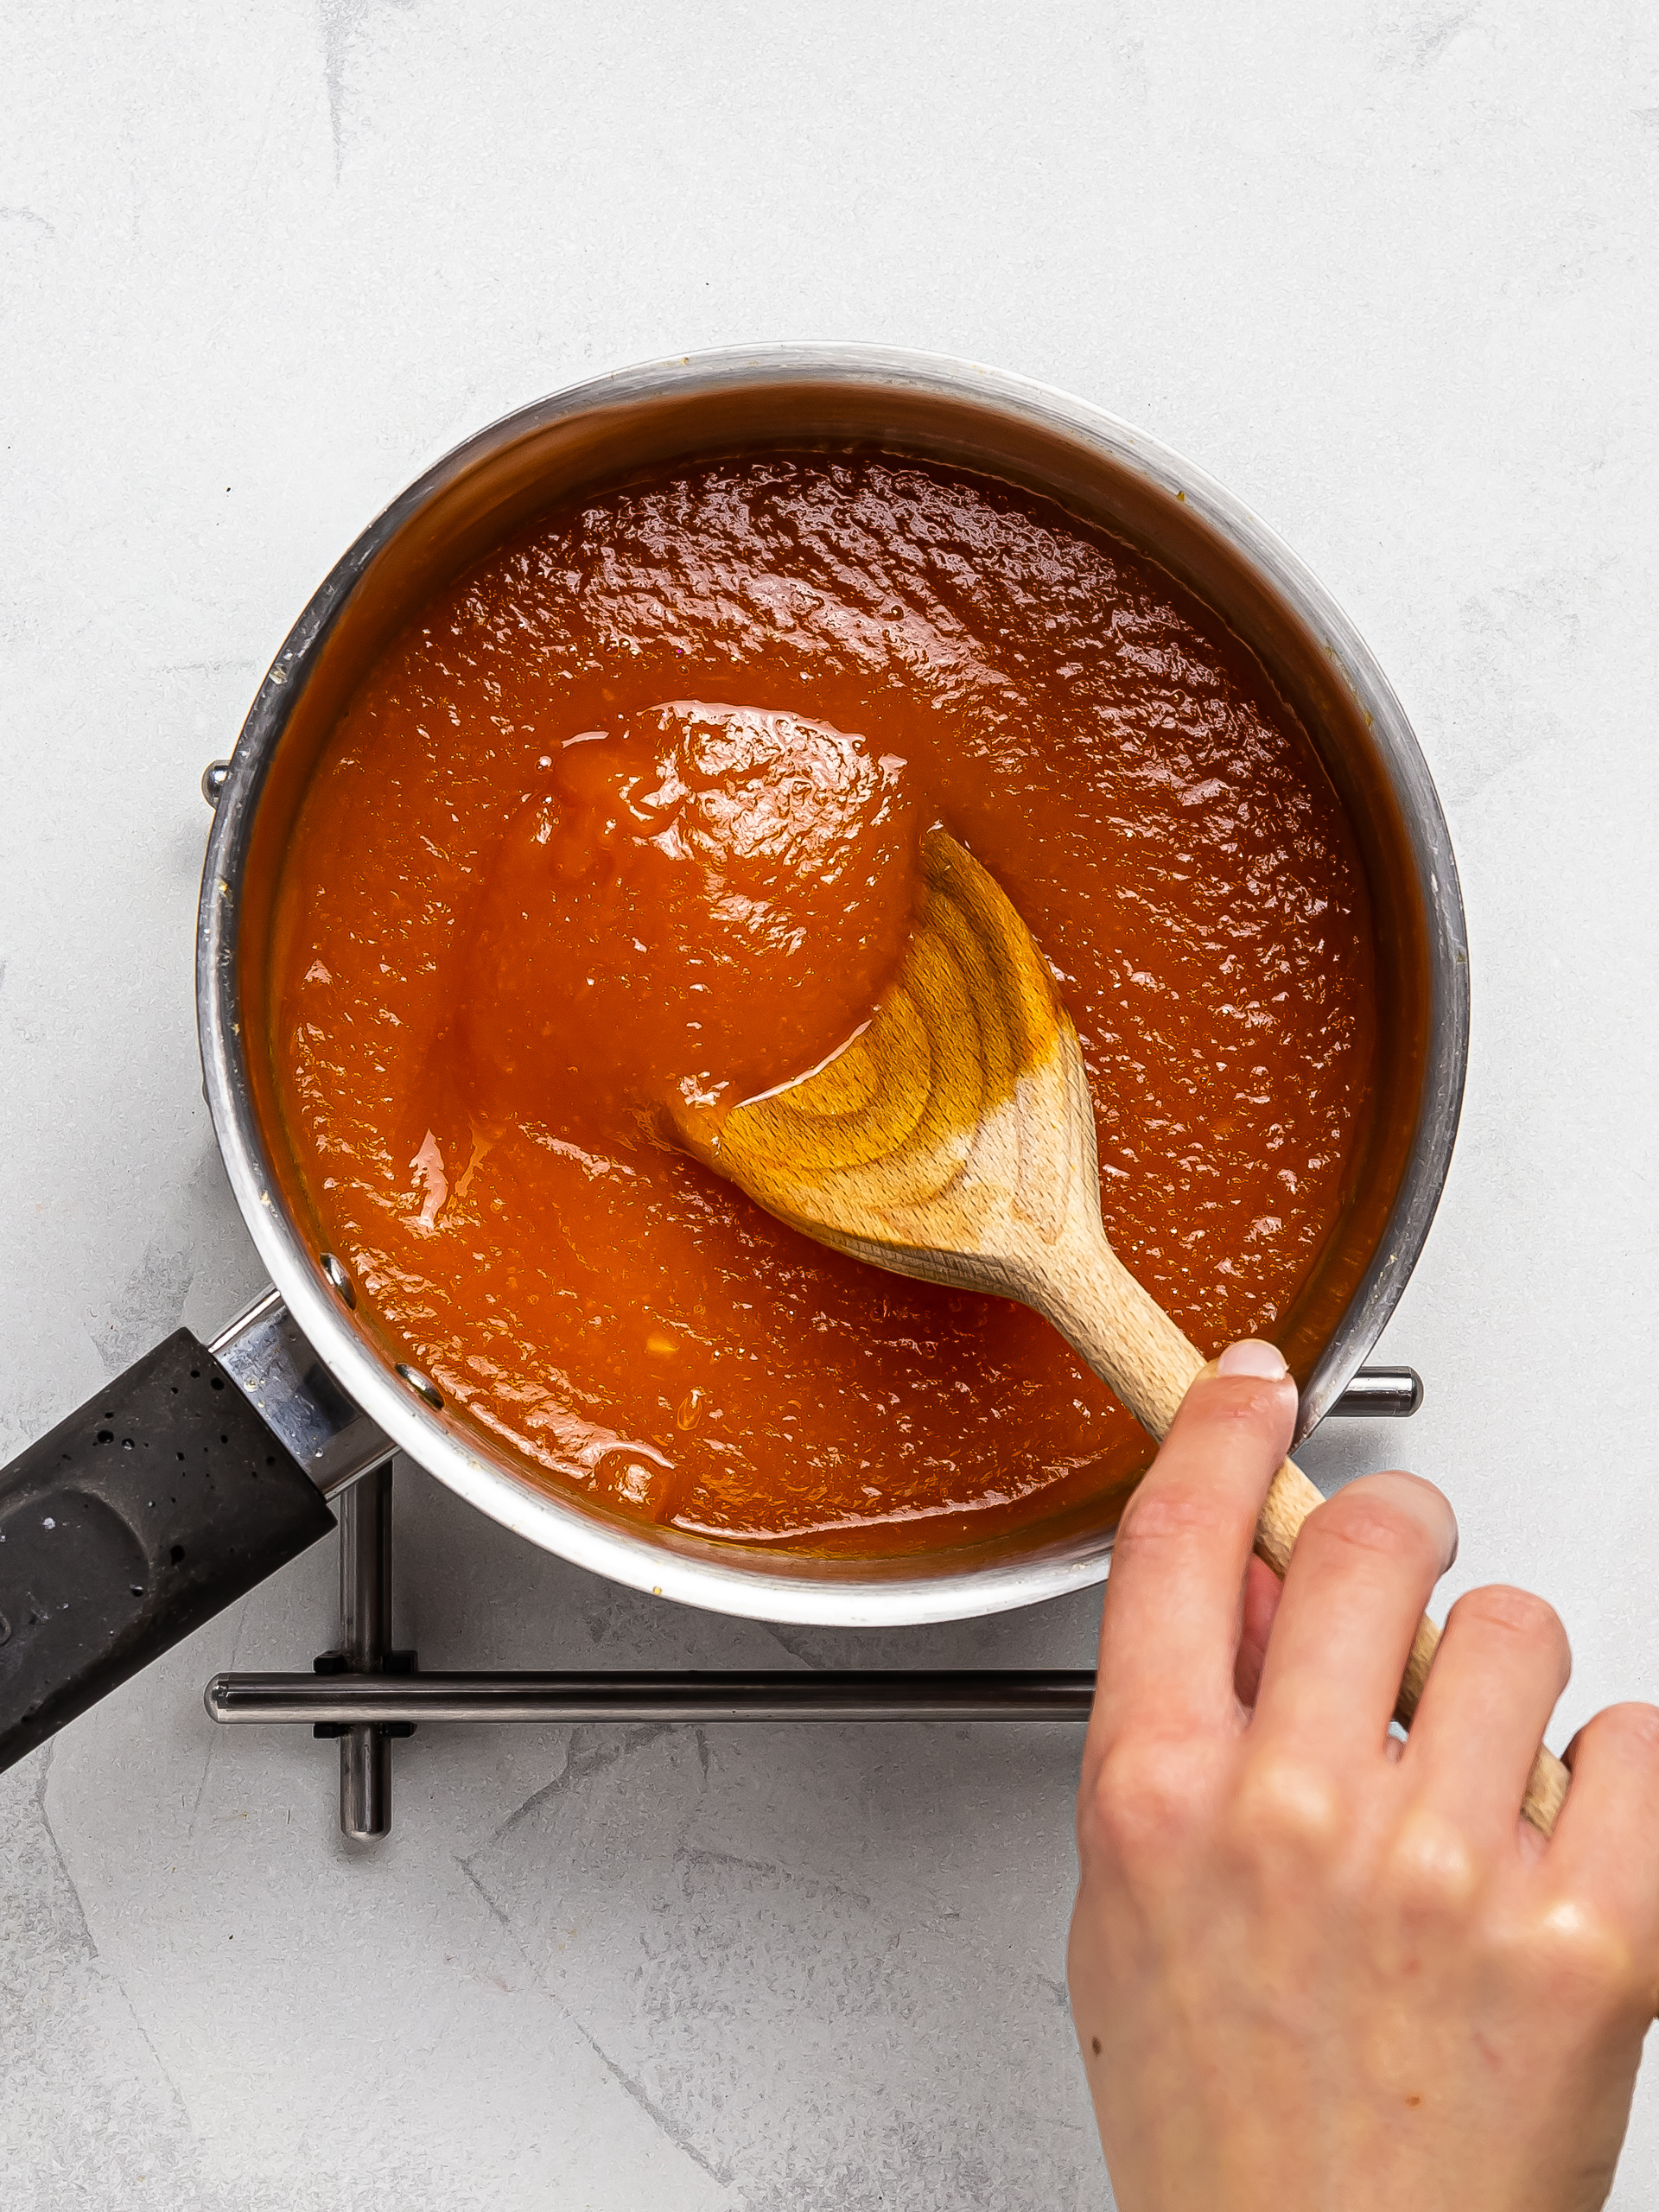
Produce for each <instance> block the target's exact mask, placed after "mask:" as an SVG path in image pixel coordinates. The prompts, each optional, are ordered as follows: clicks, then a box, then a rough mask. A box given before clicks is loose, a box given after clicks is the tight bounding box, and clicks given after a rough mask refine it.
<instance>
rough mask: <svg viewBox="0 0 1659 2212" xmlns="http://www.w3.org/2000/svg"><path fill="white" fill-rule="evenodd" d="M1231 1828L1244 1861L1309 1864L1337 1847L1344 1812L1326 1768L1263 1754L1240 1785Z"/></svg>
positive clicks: (1288, 1754)
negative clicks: (1287, 1860) (1258, 1859)
mask: <svg viewBox="0 0 1659 2212" xmlns="http://www.w3.org/2000/svg"><path fill="white" fill-rule="evenodd" d="M1233 1824H1234V1830H1235V1835H1236V1841H1237V1843H1238V1844H1239V1846H1240V1847H1241V1848H1242V1849H1243V1851H1244V1852H1245V1853H1247V1854H1248V1855H1250V1856H1255V1857H1260V1856H1262V1855H1266V1856H1267V1857H1268V1858H1271V1859H1284V1858H1287V1857H1288V1858H1303V1859H1315V1858H1320V1857H1324V1856H1325V1855H1326V1854H1328V1853H1331V1852H1332V1851H1333V1850H1334V1849H1335V1848H1336V1847H1338V1845H1339V1844H1340V1843H1341V1841H1342V1840H1343V1838H1344V1834H1345V1832H1346V1829H1347V1826H1348V1808H1347V1804H1346V1801H1345V1797H1344V1792H1343V1790H1342V1788H1341V1786H1340V1784H1339V1783H1338V1778H1337V1777H1336V1776H1335V1775H1334V1774H1333V1773H1332V1771H1331V1770H1329V1768H1327V1767H1325V1766H1322V1765H1320V1764H1319V1763H1318V1762H1317V1761H1314V1760H1311V1759H1308V1758H1306V1757H1303V1756H1302V1755H1300V1754H1299V1753H1296V1752H1294V1751H1264V1752H1262V1753H1261V1754H1259V1755H1258V1756H1257V1757H1256V1758H1253V1759H1251V1760H1250V1761H1249V1764H1248V1765H1247V1766H1246V1768H1245V1770H1244V1772H1243V1776H1242V1777H1241V1779H1240V1782H1239V1784H1238V1789H1237V1791H1236V1795H1235V1797H1234V1801H1233Z"/></svg>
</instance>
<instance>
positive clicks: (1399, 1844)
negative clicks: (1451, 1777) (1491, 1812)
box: [1385, 1806, 1485, 1922]
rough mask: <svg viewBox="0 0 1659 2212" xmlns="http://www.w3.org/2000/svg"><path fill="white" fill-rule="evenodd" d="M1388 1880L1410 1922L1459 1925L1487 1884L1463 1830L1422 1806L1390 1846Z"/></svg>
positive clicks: (1406, 1822) (1387, 1867) (1392, 1895)
mask: <svg viewBox="0 0 1659 2212" xmlns="http://www.w3.org/2000/svg"><path fill="white" fill-rule="evenodd" d="M1385 1880H1386V1884H1387V1889H1388V1893H1389V1896H1390V1897H1392V1898H1393V1900H1394V1902H1395V1905H1396V1906H1397V1907H1398V1909H1399V1910H1400V1911H1401V1912H1402V1914H1403V1915H1404V1916H1405V1917H1406V1918H1407V1919H1408V1921H1414V1922H1415V1921H1425V1920H1427V1921H1440V1922H1444V1921H1455V1920H1460V1919H1462V1918H1463V1917H1464V1916H1465V1915H1466V1914H1467V1912H1468V1911H1469V1909H1470V1907H1471V1905H1472V1904H1473V1903H1474V1901H1475V1899H1476V1897H1478V1894H1479V1892H1480V1891H1481V1890H1482V1888H1483V1887H1484V1881H1485V1872H1484V1868H1483V1866H1482V1865H1481V1863H1480V1861H1479V1859H1478V1858H1477V1856H1476V1854H1475V1853H1474V1852H1473V1850H1471V1847H1470V1844H1469V1840H1468V1838H1467V1837H1466V1836H1465V1834H1464V1833H1463V1831H1462V1830H1461V1829H1460V1828H1459V1827H1457V1826H1455V1825H1454V1823H1452V1821H1447V1820H1446V1819H1445V1818H1444V1817H1443V1816H1442V1815H1440V1814H1438V1813H1434V1812H1432V1811H1431V1810H1430V1809H1429V1808H1428V1807H1427V1806H1418V1807H1416V1808H1414V1810H1413V1811H1412V1812H1411V1813H1410V1814H1409V1815H1408V1817H1407V1818H1406V1820H1405V1821H1403V1822H1402V1824H1401V1827H1400V1828H1399V1830H1398V1832H1397V1834H1395V1838H1394V1840H1393V1843H1392V1845H1391V1846H1390V1848H1389V1854H1388V1859H1387V1863H1386V1867H1385Z"/></svg>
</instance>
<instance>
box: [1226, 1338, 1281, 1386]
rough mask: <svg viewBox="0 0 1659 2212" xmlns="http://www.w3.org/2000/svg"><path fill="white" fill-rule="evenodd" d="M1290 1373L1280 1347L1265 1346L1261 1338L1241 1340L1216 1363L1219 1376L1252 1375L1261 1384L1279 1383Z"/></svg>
mask: <svg viewBox="0 0 1659 2212" xmlns="http://www.w3.org/2000/svg"><path fill="white" fill-rule="evenodd" d="M1288 1371H1289V1370H1287V1367H1286V1365H1285V1356H1284V1354H1283V1352H1281V1351H1280V1349H1279V1347H1278V1345H1277V1344H1263V1343H1262V1339H1261V1338H1260V1337H1243V1338H1240V1339H1239V1341H1238V1343H1237V1344H1229V1345H1228V1347H1227V1349H1226V1351H1224V1352H1223V1354H1222V1355H1221V1357H1220V1358H1219V1359H1218V1360H1217V1362H1216V1372H1217V1375H1252V1376H1255V1379H1256V1380H1257V1382H1259V1383H1277V1382H1278V1381H1279V1379H1280V1378H1281V1376H1283V1375H1285V1374H1287V1373H1288Z"/></svg>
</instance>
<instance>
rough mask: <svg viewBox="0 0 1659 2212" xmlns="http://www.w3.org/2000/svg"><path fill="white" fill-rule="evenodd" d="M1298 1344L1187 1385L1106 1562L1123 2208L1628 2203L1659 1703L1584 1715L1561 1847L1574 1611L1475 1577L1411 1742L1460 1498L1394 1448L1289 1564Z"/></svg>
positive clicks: (1086, 1871) (1110, 1967)
mask: <svg viewBox="0 0 1659 2212" xmlns="http://www.w3.org/2000/svg"><path fill="white" fill-rule="evenodd" d="M1282 1365H1283V1363H1282V1362H1281V1361H1280V1359H1279V1357H1278V1354H1277V1353H1276V1352H1274V1351H1273V1349H1272V1347H1271V1346H1268V1345H1263V1344H1250V1345H1248V1346H1233V1347H1230V1350H1229V1351H1227V1352H1225V1353H1224V1354H1223V1356H1222V1358H1221V1361H1220V1362H1219V1363H1218V1369H1217V1371H1216V1372H1214V1373H1212V1374H1211V1373H1206V1375H1205V1376H1200V1378H1199V1380H1198V1382H1197V1383H1195V1384H1194V1385H1193V1387H1192V1390H1191V1392H1190V1393H1189V1394H1188V1395H1187V1398H1186V1401H1185V1404H1184V1405H1183V1406H1182V1408H1181V1410H1180V1412H1179V1415H1178V1416H1177V1418H1176V1421H1175V1423H1174V1426H1173V1427H1172V1428H1171V1430H1170V1433H1169V1436H1168V1438H1167V1440H1166V1442H1165V1444H1164V1446H1163V1449H1162V1450H1161V1451H1160V1453H1159V1455H1158V1459H1157V1460H1156V1462H1155V1464H1154V1466H1153V1468H1152V1471H1151V1472H1150V1473H1149V1474H1148V1475H1147V1478H1146V1479H1145V1481H1144V1482H1143V1483H1142V1484H1141V1487H1140V1489H1139V1490H1138V1491H1136V1493H1135V1497H1134V1498H1133V1500H1132V1501H1131V1503H1130V1504H1129V1507H1128V1510H1127V1512H1126V1513H1125V1514H1124V1516H1123V1522H1122V1528H1121V1529H1120V1530H1119V1533H1118V1537H1117V1544H1116V1553H1115V1555H1114V1558H1113V1562H1112V1573H1111V1577H1110V1580H1109V1583H1108V1585H1107V1590H1106V1600H1105V1610H1104V1614H1103V1621H1102V1625H1101V1645H1100V1681H1099V1688H1098V1690H1097V1692H1096V1699H1095V1708H1094V1714H1093V1718H1092V1719H1091V1720H1090V1727H1089V1735H1088V1740H1087V1744H1086V1746H1085V1749H1084V1765H1083V1783H1082V1789H1081V1792H1080V1795H1079V1800H1078V1818H1077V1834H1078V1851H1079V1856H1080V1859H1081V1864H1082V1880H1081V1885H1080V1886H1079V1889H1078V1893H1077V1910H1076V1912H1075V1914H1074V1916H1073V1919H1072V1923H1071V1953H1070V1960H1069V1975H1070V1980H1071V2004H1072V2011H1073V2014H1074V2016H1075V2018H1076V2022H1077V2034H1078V2039H1079V2041H1080V2043H1081V2044H1082V2049H1083V2056H1084V2066H1085V2068H1086V2069H1087V2071H1088V2076H1089V2084H1090V2089H1091V2091H1092V2093H1093V2095H1094V2101H1095V2112H1096V2118H1097V2120H1098V2121H1099V2124H1100V2133H1101V2140H1102V2142H1103V2145H1104V2146H1105V2151H1106V2161H1107V2164H1108V2166H1109V2169H1110V2171H1111V2177H1112V2183H1113V2187H1114V2190H1116V2196H1117V2202H1118V2206H1119V2212H1269V2208H1270V2209H1271V2212H1373V2208H1376V2212H1381V2209H1382V2208H1383V2207H1387V2208H1388V2209H1389V2212H1402V2208H1406V2207H1409V2208H1410V2212H1580V2208H1583V2207H1591V2206H1595V2205H1599V2204H1600V2203H1601V2202H1603V2200H1604V2199H1605V2196H1606V2194H1607V2190H1608V2189H1609V2188H1610V2186H1611V2182H1612V2176H1613V2166H1614V2163H1615V2161H1616V2159H1617V2158H1618V2148H1619V2144H1620V2142H1621V2141H1622V2139H1623V2137H1624V2126H1625V2122H1626V2120H1627V2118H1628V2116H1629V2111H1630V2092H1631V2088H1632V2086H1633V2084H1634V2082H1635V2078H1636V2069H1637V2063H1638V2061H1639V2059H1640V2056H1641V2050H1642V2042H1643V2036H1644V2035H1645V2033H1646V2031H1647V2027H1648V2024H1649V2021H1650V2020H1651V2019H1652V2018H1653V2017H1654V2012H1655V2005H1656V1999H1659V1711H1656V1710H1655V1708H1653V1707H1650V1706H1639V1705H1626V1706H1616V1707H1612V1708H1611V1709H1610V1710H1609V1711H1607V1712H1605V1713H1600V1714H1599V1715H1598V1716H1597V1718H1596V1719H1594V1720H1592V1722H1591V1723H1590V1725H1589V1726H1588V1727H1586V1729H1584V1730H1583V1731H1582V1732H1580V1735H1579V1736H1578V1738H1576V1740H1575V1742H1574V1744H1573V1748H1572V1750H1571V1751H1569V1752H1568V1754H1567V1760H1568V1764H1569V1765H1570V1766H1571V1767H1572V1770H1573V1787H1572V1790H1571V1793H1570V1794H1569V1796H1568V1797H1567V1805H1566V1808H1565V1809H1564V1810H1563V1812H1562V1814H1561V1815H1560V1820H1559V1821H1558V1822H1557V1824H1556V1828H1555V1832H1554V1836H1553V1837H1552V1838H1551V1839H1550V1840H1549V1841H1548V1842H1546V1841H1545V1840H1544V1839H1543V1838H1542V1837H1541V1836H1540V1835H1539V1834H1537V1833H1536V1831H1535V1830H1534V1829H1532V1828H1531V1827H1528V1826H1527V1825H1526V1824H1525V1823H1524V1822H1523V1821H1522V1820H1521V1819H1520V1817H1519V1814H1520V1806H1521V1800H1522V1792H1523V1790H1524V1789H1525V1787H1526V1781H1527V1775H1528V1771H1529V1768H1530V1766H1531V1764H1532V1759H1533V1755H1534V1753H1535V1751H1536V1749H1537V1747H1538V1744H1539V1740H1540V1738H1541V1736H1542V1734H1543V1732H1544V1728H1545V1726H1546V1725H1547V1724H1548V1719H1549V1716H1550V1713H1551V1711H1552V1709H1553V1708H1554V1704H1555V1700H1556V1699H1557V1698H1558V1697H1559V1696H1560V1693H1561V1691H1562V1689H1563V1688H1565V1686H1566V1682H1567V1673H1568V1666H1569V1661H1568V1654H1567V1638H1566V1637H1565V1635H1564V1633H1563V1631H1562V1629H1561V1625H1560V1622H1559V1621H1558V1620H1557V1618H1556V1617H1555V1615H1554V1612H1553V1611H1551V1609H1550V1608H1549V1606H1548V1605H1545V1604H1544V1603H1543V1602H1542V1600H1541V1599H1537V1598H1534V1597H1531V1596H1529V1595H1528V1594H1527V1593H1526V1592H1522V1591H1519V1590H1510V1589H1487V1590H1477V1591H1472V1592H1470V1593H1469V1594H1468V1595H1467V1596H1466V1597H1464V1598H1460V1599H1459V1600H1458V1602H1457V1604H1456V1605H1454V1606H1453V1607H1452V1612H1451V1616H1450V1618H1449V1619H1448V1620H1447V1622H1446V1633H1445V1636H1444V1638H1443V1640H1442V1642H1441V1644H1440V1654H1439V1656H1438V1657H1437V1659H1436V1660H1435V1662H1434V1668H1433V1673H1432V1675H1430V1677H1429V1681H1428V1687H1427V1690H1426V1691H1425V1693H1424V1695H1423V1699H1422V1702H1421V1706H1420V1707H1419V1708H1418V1712H1417V1716H1416V1719H1415V1720H1414V1724H1413V1726H1412V1731H1411V1735H1410V1738H1409V1741H1408V1742H1407V1743H1405V1744H1403V1745H1402V1743H1401V1742H1400V1741H1399V1739H1398V1738H1391V1737H1390V1735H1389V1719H1390V1716H1391V1714H1392V1713H1393V1709H1394V1702H1395V1694H1396V1692H1397V1690H1398V1688H1399V1684H1400V1677H1401V1674H1402V1670H1403V1669H1404V1666H1405V1662H1406V1656H1407V1653H1408V1650H1409V1648H1410V1644H1411V1637H1412V1633H1413V1630H1414V1629H1415V1627H1416V1625H1417V1621H1418V1618H1419V1616H1420V1615H1421V1612H1422V1611H1423V1608H1424V1605H1425V1604H1426V1602H1427V1598H1428V1594H1429V1592H1430V1591H1431V1589H1432V1588H1433V1585H1434V1583H1435V1582H1436V1581H1437V1580H1439V1578H1440V1575H1441V1574H1443V1573H1445V1571H1446V1568H1447V1567H1449V1566H1450V1565H1451V1562H1452V1558H1453V1556H1454V1554H1455V1553H1456V1549H1457V1526H1456V1523H1455V1522H1454V1521H1453V1519H1452V1509H1451V1508H1450V1506H1449V1505H1448V1504H1447V1503H1446V1500H1445V1499H1444V1498H1443V1497H1441V1495H1440V1492H1439V1491H1437V1490H1435V1489H1434V1488H1433V1486H1432V1485H1431V1484H1427V1483H1425V1482H1420V1481H1419V1480H1418V1479H1417V1478H1415V1477H1414V1476H1412V1475H1406V1474H1383V1475H1371V1476H1368V1477H1366V1478H1363V1480H1361V1481H1358V1482H1355V1483H1352V1484H1349V1486H1348V1487H1347V1488H1346V1489H1345V1490H1344V1491H1341V1492H1339V1493H1338V1496H1337V1497H1334V1498H1332V1500H1331V1501H1330V1502H1329V1503H1327V1504H1325V1505H1323V1506H1321V1507H1320V1508H1319V1510H1318V1511H1316V1512H1315V1513H1314V1514H1313V1516H1311V1517H1310V1519H1309V1520H1308V1521H1307V1522H1306V1525H1305V1526H1304V1528H1303V1529H1302V1531H1301V1534H1300V1536H1299V1538H1298V1540H1297V1544H1296V1549H1295V1553H1294V1556H1293V1558H1292V1560H1291V1565H1290V1571H1289V1573H1288V1574H1287V1577H1286V1580H1285V1583H1284V1586H1283V1591H1282V1593H1281V1590H1280V1586H1279V1585H1278V1583H1277V1581H1276V1580H1274V1576H1273V1575H1272V1574H1271V1573H1270V1572H1269V1571H1268V1569H1267V1568H1266V1567H1263V1566H1262V1563H1261V1562H1260V1561H1259V1560H1255V1559H1253V1558H1252V1556H1251V1541H1252V1535H1253V1531H1254V1529H1255V1519H1256V1514H1257V1511H1258V1510H1259V1508H1260V1506H1261V1503H1262V1498H1263V1497H1265V1495H1266V1493H1267V1489H1268V1484H1269V1482H1270V1481H1271V1479H1272V1478H1273V1474H1274V1470H1275V1469H1276V1468H1277V1466H1278V1465H1279V1463H1280V1460H1281V1459H1282V1458H1283V1456H1284V1453H1285V1452H1286V1450H1287V1447H1288V1445H1289V1442H1290V1435H1291V1428H1292V1425H1293V1423H1294V1419H1295V1407H1296V1394H1295V1389H1294V1385H1293V1384H1292V1383H1291V1382H1290V1381H1289V1380H1288V1378H1283V1379H1278V1380H1274V1379H1271V1375H1272V1371H1273V1370H1275V1369H1276V1370H1278V1371H1279V1373H1280V1375H1281V1377H1282Z"/></svg>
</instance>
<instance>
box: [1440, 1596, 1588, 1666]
mask: <svg viewBox="0 0 1659 2212" xmlns="http://www.w3.org/2000/svg"><path fill="white" fill-rule="evenodd" d="M1451 1618H1453V1619H1460V1620H1463V1621H1465V1622H1470V1623H1473V1624H1476V1625H1477V1626H1478V1627H1479V1628H1481V1629H1483V1630H1485V1631H1486V1632H1487V1633H1488V1634H1489V1635H1491V1636H1496V1637H1503V1638H1505V1639H1507V1640H1508V1641H1510V1642H1512V1643H1517V1644H1553V1645H1554V1647H1555V1648H1556V1649H1557V1650H1558V1651H1560V1653H1561V1654H1562V1656H1565V1655H1566V1652H1567V1630H1565V1629H1564V1628H1563V1627H1562V1625H1561V1617H1560V1614H1559V1613H1558V1612H1557V1611H1556V1610H1555V1608H1554V1605H1551V1604H1550V1603H1549V1602H1548V1599H1544V1598H1540V1597H1537V1596H1535V1594H1534V1592H1532V1591H1530V1590H1517V1589H1516V1588H1514V1587H1513V1586H1511V1585H1510V1584H1509V1583H1504V1582H1494V1583H1490V1584H1488V1585H1487V1586H1486V1587H1485V1588H1484V1589H1482V1590H1470V1591H1466V1592H1465V1593H1464V1595H1463V1596H1462V1597H1461V1598H1459V1599H1458V1602H1457V1604H1456V1605H1453V1606H1452V1615H1451ZM1448 1625H1449V1623H1448Z"/></svg>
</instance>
